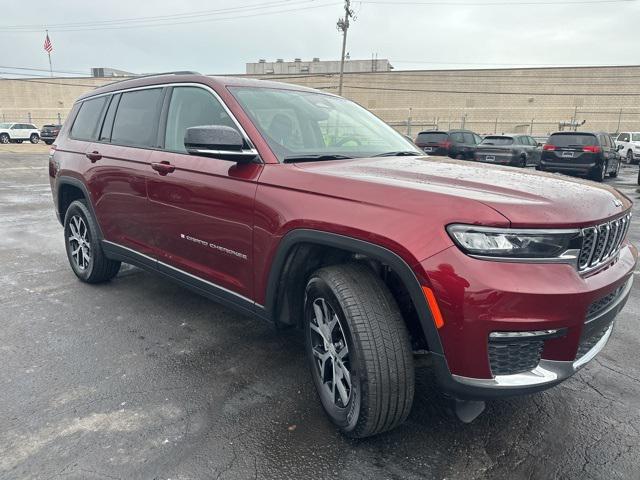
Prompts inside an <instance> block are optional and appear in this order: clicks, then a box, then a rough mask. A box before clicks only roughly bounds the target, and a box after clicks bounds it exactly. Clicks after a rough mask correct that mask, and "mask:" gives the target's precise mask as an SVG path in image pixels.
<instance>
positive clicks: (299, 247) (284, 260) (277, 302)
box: [265, 229, 443, 355]
mask: <svg viewBox="0 0 640 480" xmlns="http://www.w3.org/2000/svg"><path fill="white" fill-rule="evenodd" d="M347 261H361V262H365V263H368V264H369V265H370V266H371V268H373V269H374V270H376V269H381V270H382V269H386V268H388V269H390V271H391V273H392V275H397V278H398V280H399V282H400V285H398V287H399V288H398V289H395V288H391V287H390V290H392V294H393V296H394V298H396V301H398V303H399V304H400V300H404V299H399V298H398V296H399V295H400V296H401V295H403V294H405V293H406V295H407V299H406V300H407V301H408V302H410V305H405V306H404V307H406V308H409V307H412V308H413V310H414V311H415V316H416V317H415V319H412V318H405V313H406V312H405V311H404V309H403V305H399V306H400V307H401V310H403V318H404V320H405V323H406V324H407V328H408V329H409V331H410V333H411V334H412V336H414V335H416V334H417V333H420V334H421V335H423V337H424V338H423V339H424V341H426V344H427V348H428V349H429V350H430V351H431V352H432V353H435V354H438V355H442V354H443V349H442V344H441V342H440V336H439V334H438V331H437V329H436V327H435V324H434V322H433V317H432V315H431V311H430V310H429V307H428V305H427V302H426V300H425V297H424V293H423V291H422V287H421V285H420V282H419V281H418V278H417V277H416V275H415V273H414V272H413V270H412V269H411V268H410V267H409V265H408V264H407V263H406V262H405V261H404V260H403V259H402V258H401V257H400V256H399V255H397V254H396V253H394V252H392V251H391V250H389V249H387V248H385V247H382V246H380V245H376V244H374V243H370V242H367V241H364V240H360V239H356V238H353V237H348V236H345V235H340V234H335V233H329V232H324V231H319V230H311V229H296V230H293V231H291V232H289V233H287V234H286V235H285V236H284V237H283V238H282V239H281V241H280V244H279V245H278V249H277V252H276V254H275V256H274V260H273V262H272V264H271V269H270V271H269V275H268V283H267V291H266V301H265V303H266V305H265V310H266V313H267V315H268V316H269V318H271V319H272V320H273V321H274V322H275V323H276V324H279V325H290V326H291V325H294V326H297V325H298V322H299V321H300V320H301V312H302V306H303V305H304V288H305V286H306V280H307V278H308V275H310V274H311V273H313V271H315V270H317V269H318V268H321V267H322V266H326V265H330V264H336V263H343V262H347ZM385 272H386V270H385V271H379V273H380V274H386V273H385ZM388 286H389V285H388ZM400 287H401V288H400ZM411 322H414V323H413V324H412V323H411ZM416 329H419V332H416Z"/></svg>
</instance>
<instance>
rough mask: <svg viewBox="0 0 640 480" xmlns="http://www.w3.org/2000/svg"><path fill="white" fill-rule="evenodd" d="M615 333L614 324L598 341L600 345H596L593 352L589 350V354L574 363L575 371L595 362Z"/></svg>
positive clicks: (592, 349)
mask: <svg viewBox="0 0 640 480" xmlns="http://www.w3.org/2000/svg"><path fill="white" fill-rule="evenodd" d="M612 332H613V323H612V324H611V325H610V326H609V328H608V329H607V331H606V332H605V334H604V335H603V336H602V338H601V339H600V340H598V343H596V344H595V345H594V346H593V347H592V348H591V350H589V351H588V352H587V353H585V354H584V355H583V356H582V357H580V358H579V359H578V360H576V361H575V362H573V369H574V370H575V371H576V372H577V371H578V370H579V369H581V368H582V367H584V366H585V365H586V364H587V363H589V362H590V361H591V360H593V359H594V358H595V356H596V355H597V354H598V353H600V351H601V350H602V349H603V348H604V346H605V345H606V344H607V342H608V341H609V338H610V337H611V333H612Z"/></svg>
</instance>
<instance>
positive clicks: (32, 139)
mask: <svg viewBox="0 0 640 480" xmlns="http://www.w3.org/2000/svg"><path fill="white" fill-rule="evenodd" d="M29 141H30V142H31V143H34V144H35V143H38V142H39V141H40V136H39V135H38V134H37V133H32V134H31V136H30V137H29Z"/></svg>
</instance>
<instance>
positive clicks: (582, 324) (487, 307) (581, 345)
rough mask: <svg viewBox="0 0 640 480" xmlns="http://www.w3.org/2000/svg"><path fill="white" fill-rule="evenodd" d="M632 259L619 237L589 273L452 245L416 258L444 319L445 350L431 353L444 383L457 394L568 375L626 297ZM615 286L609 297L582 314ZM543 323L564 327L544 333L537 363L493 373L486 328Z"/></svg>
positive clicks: (511, 388)
mask: <svg viewBox="0 0 640 480" xmlns="http://www.w3.org/2000/svg"><path fill="white" fill-rule="evenodd" d="M636 259H637V250H636V249H635V247H633V246H632V245H625V246H624V247H623V248H622V250H621V251H620V254H619V255H618V257H617V258H616V259H615V261H614V262H612V263H611V265H610V266H609V267H608V268H606V269H605V270H602V271H600V272H598V273H596V274H593V275H591V276H589V277H582V276H580V275H579V274H578V272H577V271H576V270H575V268H574V267H572V266H570V265H563V264H538V265H536V264H522V263H501V262H492V261H483V260H476V259H472V258H469V257H467V256H466V255H464V254H463V253H462V252H460V250H458V249H457V247H452V248H449V249H447V250H445V251H444V252H440V253H439V254H437V255H436V256H434V257H432V258H430V259H428V260H426V261H424V262H422V263H421V264H420V266H421V267H422V268H423V269H424V270H423V272H421V273H423V274H424V275H425V277H426V278H427V279H428V280H427V281H428V282H429V283H430V284H431V286H432V288H433V290H434V293H435V294H436V298H437V299H438V303H439V306H440V309H441V311H442V315H443V317H444V320H445V325H444V327H442V328H441V329H440V330H439V331H438V333H439V336H440V341H441V344H442V352H443V355H434V360H435V362H434V363H435V365H436V373H437V376H438V380H439V382H440V384H441V385H442V387H443V389H444V390H446V391H448V392H449V393H450V394H452V395H454V396H456V397H459V398H467V399H486V398H492V397H502V396H510V395H519V394H526V393H533V392H536V391H540V390H543V389H546V388H549V387H551V386H553V385H556V384H558V383H560V382H562V381H563V380H565V379H567V378H568V377H570V376H571V375H573V374H574V373H575V372H576V371H578V370H579V369H580V368H582V367H583V366H584V365H586V364H587V363H588V362H589V361H590V360H592V359H593V358H594V357H595V356H596V355H597V354H598V353H599V352H600V351H601V350H602V349H603V348H604V346H605V345H606V343H607V341H608V340H609V338H610V336H611V332H612V331H613V325H614V323H613V322H614V320H615V317H616V315H617V314H618V313H619V311H620V310H621V309H622V308H623V307H624V305H625V303H626V301H627V299H628V297H629V294H630V291H631V287H632V282H633V270H634V268H635V264H636ZM616 291H619V292H620V293H619V294H617V295H616V296H615V299H614V300H612V301H611V302H610V303H609V304H607V306H606V307H605V308H603V309H602V310H600V311H598V312H597V314H596V315H589V316H588V312H590V309H591V308H592V307H593V305H594V304H596V303H598V301H600V300H601V299H603V298H605V297H607V296H609V295H612V294H613V293H614V292H616ZM585 319H587V320H585ZM549 329H560V330H562V332H563V334H562V336H561V337H559V338H551V339H548V340H545V341H544V346H543V348H542V349H541V354H540V356H539V357H538V360H537V361H536V363H534V365H535V367H532V368H528V369H527V370H526V371H517V373H513V374H498V375H494V374H493V373H492V365H491V362H490V359H489V343H490V342H489V338H490V334H491V333H492V332H514V331H515V332H522V331H539V330H549ZM596 335H597V337H596ZM587 337H588V338H587ZM591 339H594V341H590V340H591Z"/></svg>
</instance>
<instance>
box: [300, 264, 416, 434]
mask: <svg viewBox="0 0 640 480" xmlns="http://www.w3.org/2000/svg"><path fill="white" fill-rule="evenodd" d="M304 319H305V339H306V342H305V344H306V352H307V358H308V360H309V364H310V368H311V376H312V377H313V381H314V384H315V386H316V390H317V392H318V396H319V397H320V401H321V403H322V406H323V407H324V410H325V412H326V413H327V415H328V416H329V418H330V419H331V421H332V422H333V423H334V424H335V425H336V426H337V427H338V428H339V429H340V431H342V432H343V433H344V434H346V435H348V436H350V437H356V438H363V437H368V436H371V435H375V434H377V433H380V432H384V431H386V430H390V429H392V428H394V427H396V426H398V425H399V424H400V423H402V422H403V421H404V420H405V419H406V418H407V416H408V415H409V411H410V409H411V405H412V403H413V393H414V384H415V383H414V382H415V379H414V366H413V356H412V350H411V344H410V341H409V334H408V332H407V329H406V327H405V325H404V322H403V320H402V316H401V314H400V311H399V309H398V306H397V304H396V302H395V300H394V298H393V296H392V295H391V293H390V292H389V290H388V289H387V287H386V286H385V285H384V283H383V282H382V280H381V279H380V278H379V277H378V276H377V275H376V274H375V273H374V272H373V271H372V270H371V269H370V268H368V267H367V266H365V265H360V264H347V265H338V266H331V267H326V268H322V269H320V270H318V271H316V272H315V273H314V274H313V275H312V276H311V278H310V279H309V282H308V283H307V287H306V294H305V317H304Z"/></svg>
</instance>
